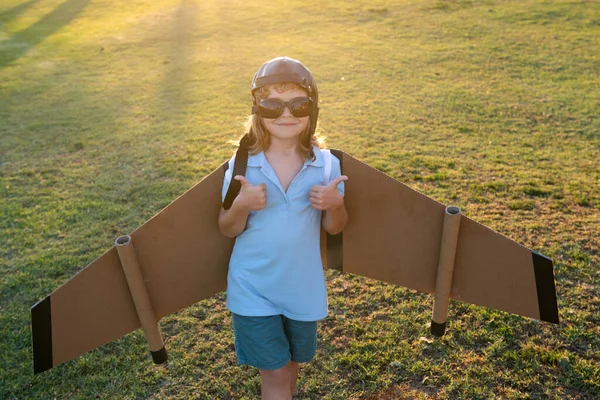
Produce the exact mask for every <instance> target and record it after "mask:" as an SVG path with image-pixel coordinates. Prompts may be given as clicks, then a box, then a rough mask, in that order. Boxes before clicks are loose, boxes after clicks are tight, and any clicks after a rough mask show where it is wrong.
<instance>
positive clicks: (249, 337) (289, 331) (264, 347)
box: [232, 313, 317, 370]
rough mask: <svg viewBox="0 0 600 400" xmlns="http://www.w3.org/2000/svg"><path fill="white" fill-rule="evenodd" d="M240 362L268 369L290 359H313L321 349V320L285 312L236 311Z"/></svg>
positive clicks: (307, 360) (235, 326)
mask: <svg viewBox="0 0 600 400" xmlns="http://www.w3.org/2000/svg"><path fill="white" fill-rule="evenodd" d="M232 317H233V333H234V334H235V352H236V354H237V359H238V364H245V365H251V366H253V367H256V368H259V369H264V370H275V369H279V368H281V367H284V366H285V365H286V364H287V363H288V362H290V360H291V361H295V362H297V363H304V362H309V361H310V360H312V359H313V357H314V356H315V352H316V351H317V321H310V322H305V321H296V320H293V319H289V318H286V317H284V316H283V315H271V316H267V317H247V316H243V315H238V314H235V313H232Z"/></svg>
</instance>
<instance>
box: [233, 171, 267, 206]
mask: <svg viewBox="0 0 600 400" xmlns="http://www.w3.org/2000/svg"><path fill="white" fill-rule="evenodd" d="M233 179H235V180H236V181H240V183H241V184H242V187H241V188H240V193H239V194H238V196H237V197H236V198H235V200H234V201H233V203H234V204H236V203H237V204H236V205H238V206H240V207H242V208H244V209H245V210H247V211H251V210H262V209H263V208H265V207H266V206H267V185H265V184H264V183H260V184H258V185H256V186H255V185H252V184H251V183H250V182H248V181H247V180H246V178H245V177H244V176H242V175H236V176H235V177H234V178H233Z"/></svg>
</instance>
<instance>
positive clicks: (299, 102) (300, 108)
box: [256, 97, 314, 119]
mask: <svg viewBox="0 0 600 400" xmlns="http://www.w3.org/2000/svg"><path fill="white" fill-rule="evenodd" d="M286 107H287V108H288V109H289V110H290V112H291V113H292V115H293V116H294V117H296V118H302V117H308V116H309V115H310V114H311V113H312V112H313V108H314V103H313V101H312V99H310V98H309V97H296V98H295V99H292V100H290V101H282V100H279V99H264V100H261V101H260V102H259V103H258V105H257V106H256V113H257V114H258V115H260V116H261V117H263V118H268V119H275V118H279V117H280V116H281V114H283V110H285V108H286Z"/></svg>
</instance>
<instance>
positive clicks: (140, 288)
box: [115, 235, 167, 364]
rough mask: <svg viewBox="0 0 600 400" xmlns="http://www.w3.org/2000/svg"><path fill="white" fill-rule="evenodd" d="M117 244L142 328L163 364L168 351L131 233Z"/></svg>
mask: <svg viewBox="0 0 600 400" xmlns="http://www.w3.org/2000/svg"><path fill="white" fill-rule="evenodd" d="M115 245H116V246H117V252H118V253H119V259H120V260H121V266H122V267H123V272H125V278H126V279H127V285H128V286H129V291H130V292H131V297H132V298H133V303H134V305H135V309H136V311H137V314H138V317H139V319H140V323H141V324H142V329H144V336H145V337H146V342H148V347H149V348H150V353H151V354H152V360H153V361H154V362H155V363H156V364H162V363H164V362H166V361H167V352H166V350H165V345H164V343H163V340H162V337H161V335H160V330H159V328H158V322H157V320H156V315H155V314H154V309H153V308H152V302H151V301H150V296H148V291H147V290H146V285H145V284H144V277H143V276H142V270H141V269H140V265H139V263H138V260H137V257H136V255H135V249H134V247H133V244H132V243H131V237H130V236H129V235H126V236H121V237H119V238H118V239H117V240H116V241H115Z"/></svg>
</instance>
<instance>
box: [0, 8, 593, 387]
mask: <svg viewBox="0 0 600 400" xmlns="http://www.w3.org/2000/svg"><path fill="white" fill-rule="evenodd" d="M278 55H288V56H291V57H294V58H298V59H300V60H302V61H303V62H304V63H305V64H306V65H307V66H308V67H309V68H311V70H312V71H313V73H314V75H315V77H316V79H317V82H318V85H319V91H320V99H321V114H320V126H321V130H322V132H323V133H324V134H325V135H326V136H327V139H328V143H329V146H330V147H333V148H339V149H342V150H344V151H345V152H347V153H349V154H351V155H353V156H355V157H357V158H359V159H361V160H363V161H365V162H367V163H368V164H370V165H372V166H374V167H376V168H378V169H380V170H382V171H384V172H386V173H387V174H389V175H391V176H392V177H394V178H397V179H399V180H401V181H403V182H405V183H407V184H408V185H410V186H411V187H413V188H415V189H417V190H419V191H420V192H422V193H424V194H427V195H428V196H430V197H432V198H434V199H436V200H438V201H440V202H443V203H445V204H456V205H458V206H459V207H461V208H462V209H463V212H464V213H465V215H467V216H468V217H470V218H472V219H474V220H476V221H478V222H481V223H483V224H486V225H488V226H489V227H490V228H492V229H494V230H497V231H499V232H500V233H502V234H504V235H506V236H508V237H510V238H512V239H515V240H517V241H519V242H521V243H523V244H524V245H526V246H528V247H530V248H532V249H534V250H536V251H539V252H541V253H543V254H545V255H548V256H550V257H552V258H553V259H554V261H555V274H556V284H557V291H558V301H559V311H560V317H561V324H560V325H558V326H553V325H550V324H546V323H539V322H537V321H534V320H529V319H527V318H523V317H519V316H514V315H509V314H506V313H503V312H500V311H495V310H490V309H484V308H481V307H476V306H472V305H468V304H464V303H460V302H455V301H453V302H451V305H450V312H449V328H448V332H447V334H446V335H445V336H444V337H443V338H441V339H433V338H432V337H431V336H430V335H429V333H428V326H427V324H428V323H429V321H430V319H431V308H432V303H433V299H432V297H431V296H428V295H424V294H421V293H417V292H414V291H411V290H408V289H404V288H399V287H393V286H389V285H386V284H383V283H380V282H376V281H371V280H367V279H364V278H361V277H357V276H349V275H345V274H339V273H337V272H335V271H328V272H327V279H328V288H329V293H330V316H329V317H328V318H327V319H326V320H324V321H323V322H322V324H321V328H320V339H319V350H318V354H317V357H316V359H315V360H314V362H313V363H311V364H310V365H308V366H305V367H304V368H303V369H302V370H301V372H300V381H299V386H298V393H297V398H298V399H413V398H414V399H491V398H497V399H596V398H600V283H599V282H600V268H599V265H600V239H599V236H600V184H599V183H600V161H599V160H600V119H599V118H598V112H599V110H600V3H599V2H597V1H569V0H566V1H561V2H559V1H541V0H519V1H517V0H513V1H511V0H506V1H500V0H483V1H468V0H455V1H449V0H386V1H384V0H370V1H358V0H356V1H341V0H323V1H319V2H311V3H310V4H309V3H308V2H294V1H288V0H280V1H277V2H274V1H264V0H256V1H242V0H131V1H126V2H120V1H116V0H29V1H26V0H3V1H2V2H1V4H0V193H1V197H0V212H1V218H0V249H1V251H0V398H1V399H54V398H56V399H89V398H102V399H113V398H123V399H167V398H168V399H188V398H190V399H191V398H197V399H253V398H257V397H258V395H259V384H260V380H259V376H258V374H257V372H256V371H255V370H252V369H249V368H244V367H238V366H236V360H235V355H234V352H233V338H232V336H233V335H232V332H231V329H230V322H231V320H230V316H229V314H228V312H227V311H226V309H225V304H224V296H223V295H219V296H216V297H215V298H212V299H209V300H206V301H202V302H200V303H198V304H196V305H194V306H192V307H190V308H188V309H186V310H182V311H181V312H179V313H177V314H174V315H171V316H168V317H166V318H164V319H162V320H161V323H160V326H161V329H162V332H163V335H164V336H165V339H166V342H167V348H168V350H169V353H170V362H169V365H168V367H157V366H154V365H153V364H152V362H151V360H150V358H149V355H148V352H147V348H146V345H145V342H144V338H143V334H142V332H141V331H136V332H135V333H133V334H130V335H127V336H126V337H124V338H122V339H119V340H117V341H115V342H113V343H111V344H109V345H106V346H104V347H102V348H100V349H97V350H94V351H92V352H90V353H88V354H86V355H84V356H82V357H78V358H76V359H74V360H72V361H69V362H67V363H65V364H63V365H60V366H58V367H56V368H54V369H52V370H50V371H47V372H45V373H43V374H40V375H36V376H34V375H33V368H32V349H31V328H30V307H31V306H32V305H33V304H34V303H36V302H37V301H38V300H40V299H42V298H43V297H45V296H46V295H47V294H49V293H51V292H52V291H53V290H54V289H56V288H57V287H58V286H60V285H61V284H62V283H64V282H66V281H67V280H68V279H69V278H70V277H71V276H72V275H73V274H75V273H76V272H77V271H79V270H80V269H81V268H83V267H84V266H85V265H87V264H88V263H89V262H91V261H92V260H94V259H95V258H96V257H97V256H99V255H100V254H102V253H103V252H104V251H105V250H106V249H108V248H109V247H110V246H112V243H113V240H114V239H115V237H117V236H119V235H121V234H126V233H129V232H131V231H132V230H133V229H135V228H136V227H137V226H139V225H140V224H141V223H143V222H144V221H145V220H147V219H148V218H150V217H151V216H153V215H154V214H155V213H157V212H158V211H159V210H160V209H161V208H163V207H164V206H166V205H167V204H169V203H170V202H171V201H172V200H173V199H174V198H175V197H177V196H178V195H180V194H181V193H183V192H184V191H185V190H187V189H188V188H189V187H191V186H192V185H193V184H195V183H196V182H198V181H199V180H200V179H202V178H203V177H204V176H206V175H207V174H208V173H209V172H210V171H212V170H213V169H215V168H216V167H218V166H219V165H221V164H222V163H223V162H224V161H225V160H227V159H228V158H229V157H230V156H231V154H232V152H233V151H234V149H235V147H233V146H232V145H231V144H230V143H229V142H230V140H232V139H235V138H237V137H238V136H239V134H240V133H241V129H242V123H243V121H244V119H245V117H246V116H247V115H248V113H249V112H250V97H249V85H250V81H251V79H252V76H253V74H254V72H255V70H256V68H257V67H258V66H259V65H260V64H261V63H262V62H264V61H266V60H267V59H270V58H272V57H274V56H278ZM350 217H351V216H350Z"/></svg>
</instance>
